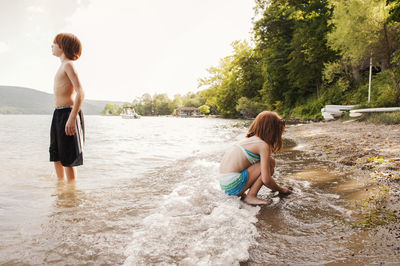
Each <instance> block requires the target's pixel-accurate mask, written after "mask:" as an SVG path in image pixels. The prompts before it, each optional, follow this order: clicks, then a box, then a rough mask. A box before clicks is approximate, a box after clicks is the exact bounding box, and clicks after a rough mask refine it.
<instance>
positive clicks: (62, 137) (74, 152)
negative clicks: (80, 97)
mask: <svg viewBox="0 0 400 266" xmlns="http://www.w3.org/2000/svg"><path fill="white" fill-rule="evenodd" d="M71 110H72V107H69V106H67V107H60V108H56V109H55V110H54V113H53V120H52V122H51V129H50V148H49V152H50V161H51V162H57V161H60V162H61V164H62V165H63V166H67V167H72V166H78V165H82V164H83V155H82V141H81V130H80V126H81V129H82V132H84V122H83V114H82V111H79V120H80V121H81V123H80V125H79V123H78V119H76V129H77V130H76V133H75V135H73V136H67V135H66V134H65V124H66V123H67V121H68V118H69V114H70V113H71ZM82 135H83V134H82Z"/></svg>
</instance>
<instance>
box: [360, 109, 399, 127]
mask: <svg viewBox="0 0 400 266" xmlns="http://www.w3.org/2000/svg"><path fill="white" fill-rule="evenodd" d="M359 121H364V122H367V123H373V124H385V125H398V124H400V112H391V113H370V114H363V115H362V116H361V117H360V118H359Z"/></svg>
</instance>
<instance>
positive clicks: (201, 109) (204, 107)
mask: <svg viewBox="0 0 400 266" xmlns="http://www.w3.org/2000/svg"><path fill="white" fill-rule="evenodd" d="M199 112H200V113H202V114H205V115H207V114H209V113H210V106H208V105H205V104H204V105H202V106H200V107H199Z"/></svg>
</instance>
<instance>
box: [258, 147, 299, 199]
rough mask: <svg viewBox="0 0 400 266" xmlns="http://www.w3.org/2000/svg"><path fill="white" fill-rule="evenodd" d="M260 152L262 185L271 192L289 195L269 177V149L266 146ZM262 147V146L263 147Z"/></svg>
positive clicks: (286, 190)
mask: <svg viewBox="0 0 400 266" xmlns="http://www.w3.org/2000/svg"><path fill="white" fill-rule="evenodd" d="M265 145H266V147H262V148H261V150H260V157H261V161H260V164H261V180H262V182H263V183H264V185H265V186H266V187H267V188H269V189H271V190H272V191H279V192H281V193H291V191H290V190H289V189H287V188H284V187H281V186H279V185H278V184H277V183H275V180H274V179H273V178H272V176H271V172H272V171H271V149H270V147H269V145H268V144H265ZM263 146H264V145H263Z"/></svg>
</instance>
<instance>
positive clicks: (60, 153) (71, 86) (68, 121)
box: [49, 33, 84, 181]
mask: <svg viewBox="0 0 400 266" xmlns="http://www.w3.org/2000/svg"><path fill="white" fill-rule="evenodd" d="M51 48H52V52H53V55H54V56H56V57H59V58H60V61H61V65H60V67H59V68H58V71H57V73H56V75H55V78H54V100H55V106H56V108H55V110H54V113H53V120H52V123H51V130H50V148H49V151H50V161H52V162H54V167H55V169H56V173H57V176H58V178H59V179H64V173H65V174H66V175H67V179H68V181H73V180H75V178H76V169H75V168H74V167H75V166H79V165H82V164H83V156H82V146H81V144H82V143H81V138H80V131H79V125H78V119H77V116H78V114H79V117H80V121H81V123H80V124H81V126H82V132H83V135H84V121H83V114H82V112H81V110H80V109H81V106H82V102H83V99H84V92H83V89H82V86H81V83H80V81H79V78H78V74H77V72H76V70H75V67H74V65H73V61H75V60H77V59H78V58H79V57H80V55H81V51H82V46H81V43H80V41H79V39H78V38H77V37H76V36H75V35H73V34H69V33H60V34H58V35H57V36H56V37H55V38H54V41H53V44H52V46H51ZM74 92H76V96H75V99H74V97H73V94H74ZM64 170H65V171H64Z"/></svg>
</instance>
